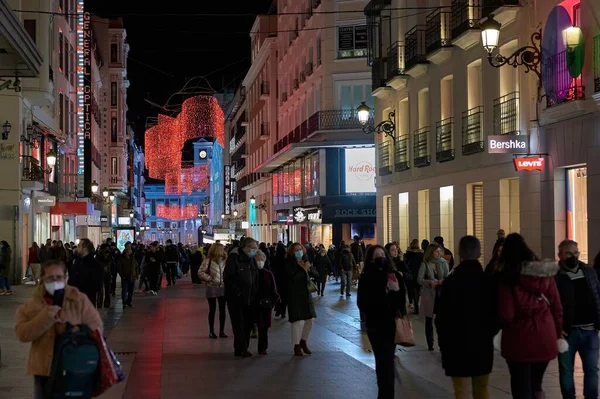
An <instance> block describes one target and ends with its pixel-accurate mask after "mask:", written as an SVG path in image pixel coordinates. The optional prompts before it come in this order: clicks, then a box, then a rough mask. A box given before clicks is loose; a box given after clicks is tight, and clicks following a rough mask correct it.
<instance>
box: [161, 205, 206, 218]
mask: <svg viewBox="0 0 600 399" xmlns="http://www.w3.org/2000/svg"><path fill="white" fill-rule="evenodd" d="M156 216H157V217H159V218H163V219H169V220H188V219H195V218H197V217H198V205H186V206H181V205H157V206H156Z"/></svg>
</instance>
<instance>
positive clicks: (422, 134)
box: [413, 126, 431, 168]
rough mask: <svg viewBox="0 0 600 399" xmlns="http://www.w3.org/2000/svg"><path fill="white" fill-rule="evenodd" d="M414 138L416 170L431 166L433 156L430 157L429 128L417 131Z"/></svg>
mask: <svg viewBox="0 0 600 399" xmlns="http://www.w3.org/2000/svg"><path fill="white" fill-rule="evenodd" d="M414 136H415V137H414V142H413V146H414V148H413V150H414V157H415V158H414V162H415V168H423V167H425V166H429V165H431V155H429V126H425V127H422V128H421V129H419V130H415V133H414Z"/></svg>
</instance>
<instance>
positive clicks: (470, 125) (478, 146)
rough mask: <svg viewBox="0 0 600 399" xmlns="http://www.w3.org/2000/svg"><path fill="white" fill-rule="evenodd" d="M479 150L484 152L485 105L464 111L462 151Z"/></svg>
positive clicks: (465, 153) (472, 152) (469, 152)
mask: <svg viewBox="0 0 600 399" xmlns="http://www.w3.org/2000/svg"><path fill="white" fill-rule="evenodd" d="M478 152H483V106H479V107H475V108H471V109H469V110H466V111H464V112H463V113H462V153H463V155H471V154H476V153H478Z"/></svg>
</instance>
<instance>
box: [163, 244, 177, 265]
mask: <svg viewBox="0 0 600 399" xmlns="http://www.w3.org/2000/svg"><path fill="white" fill-rule="evenodd" d="M164 260H165V262H166V263H179V248H177V245H175V244H171V245H167V246H166V247H165V259H164Z"/></svg>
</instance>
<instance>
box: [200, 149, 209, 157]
mask: <svg viewBox="0 0 600 399" xmlns="http://www.w3.org/2000/svg"><path fill="white" fill-rule="evenodd" d="M199 155H200V159H206V156H207V155H208V154H207V153H206V150H200V154H199Z"/></svg>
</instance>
